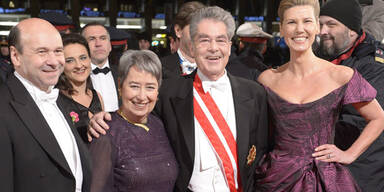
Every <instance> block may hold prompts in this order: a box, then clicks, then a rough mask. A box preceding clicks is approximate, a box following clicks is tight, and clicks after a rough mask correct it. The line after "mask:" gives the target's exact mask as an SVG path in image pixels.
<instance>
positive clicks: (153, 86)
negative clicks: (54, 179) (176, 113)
mask: <svg viewBox="0 0 384 192" xmlns="http://www.w3.org/2000/svg"><path fill="white" fill-rule="evenodd" d="M118 84H119V95H120V97H121V100H122V105H121V107H120V109H119V110H118V111H116V112H114V113H112V114H111V117H112V121H109V122H108V125H109V127H110V131H108V132H107V134H106V135H103V136H101V137H100V138H98V139H94V141H92V143H91V145H90V151H91V155H92V159H93V179H92V186H91V191H92V192H98V191H102V192H106V191H140V192H145V191H173V187H174V183H175V180H176V177H177V173H178V165H177V162H176V160H175V156H174V154H173V151H172V149H171V146H170V144H169V141H168V137H167V135H166V132H165V130H164V126H163V123H162V121H161V120H160V119H159V118H157V117H156V116H154V115H152V114H151V111H152V110H153V108H154V106H155V104H156V100H157V95H158V89H159V86H160V84H161V63H160V60H159V59H158V57H157V56H156V54H155V53H153V52H151V51H147V50H145V51H144V50H143V51H134V50H130V51H127V52H125V53H124V54H123V55H122V57H121V58H120V64H119V76H118Z"/></svg>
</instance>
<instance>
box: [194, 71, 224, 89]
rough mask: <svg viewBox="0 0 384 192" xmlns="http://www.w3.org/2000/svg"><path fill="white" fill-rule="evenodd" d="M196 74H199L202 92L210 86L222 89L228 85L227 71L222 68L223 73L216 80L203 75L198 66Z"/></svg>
mask: <svg viewBox="0 0 384 192" xmlns="http://www.w3.org/2000/svg"><path fill="white" fill-rule="evenodd" d="M197 75H198V76H199V78H200V80H201V83H202V86H203V89H204V92H205V93H206V92H207V91H209V90H210V89H211V88H214V89H217V90H222V91H224V90H225V89H226V88H227V87H230V81H229V78H228V75H227V71H226V70H225V69H224V74H223V75H222V76H221V77H220V78H219V79H218V80H216V81H212V80H210V79H208V77H207V76H205V75H204V74H203V73H202V72H201V71H200V70H199V68H198V69H197Z"/></svg>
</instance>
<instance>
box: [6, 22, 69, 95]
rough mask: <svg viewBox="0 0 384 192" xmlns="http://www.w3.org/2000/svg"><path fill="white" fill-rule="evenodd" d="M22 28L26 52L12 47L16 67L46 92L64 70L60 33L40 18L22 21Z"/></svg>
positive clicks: (23, 48) (22, 42)
mask: <svg viewBox="0 0 384 192" xmlns="http://www.w3.org/2000/svg"><path fill="white" fill-rule="evenodd" d="M18 28H19V29H20V35H21V36H20V38H21V39H20V44H21V45H22V51H19V50H17V49H16V47H14V46H11V48H10V50H11V59H12V63H13V64H14V66H15V70H16V71H17V72H18V73H19V74H20V75H21V76H22V77H23V78H25V79H27V80H28V81H30V82H31V83H32V84H33V85H35V86H36V87H38V88H39V89H41V90H42V91H48V89H49V87H50V86H54V85H56V83H57V81H58V79H59V76H60V74H61V73H62V72H63V66H64V54H63V42H62V40H61V37H60V34H59V32H58V31H57V30H56V29H55V28H54V27H53V26H52V25H51V24H50V23H48V22H46V21H44V20H41V19H36V18H33V19H28V20H24V21H22V22H20V23H19V25H18Z"/></svg>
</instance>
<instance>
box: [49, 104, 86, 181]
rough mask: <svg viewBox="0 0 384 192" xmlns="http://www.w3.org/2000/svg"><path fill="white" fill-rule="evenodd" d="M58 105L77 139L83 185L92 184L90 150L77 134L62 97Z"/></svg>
mask: <svg viewBox="0 0 384 192" xmlns="http://www.w3.org/2000/svg"><path fill="white" fill-rule="evenodd" d="M56 103H57V106H58V107H59V109H60V110H61V112H62V113H63V115H64V117H65V120H67V123H68V125H69V127H70V128H71V131H72V133H73V136H74V137H75V139H76V144H77V148H78V150H79V154H80V160H81V166H82V169H83V183H90V180H88V176H90V174H91V172H90V170H91V168H90V164H89V163H90V158H89V153H88V149H87V147H86V146H85V143H84V141H83V140H82V139H81V137H80V135H79V133H78V132H77V129H76V127H75V125H74V124H73V122H72V118H71V116H70V115H69V113H70V112H71V111H69V110H68V109H67V108H65V103H64V100H62V99H60V97H59V98H58V99H57V102H56ZM83 186H84V185H83Z"/></svg>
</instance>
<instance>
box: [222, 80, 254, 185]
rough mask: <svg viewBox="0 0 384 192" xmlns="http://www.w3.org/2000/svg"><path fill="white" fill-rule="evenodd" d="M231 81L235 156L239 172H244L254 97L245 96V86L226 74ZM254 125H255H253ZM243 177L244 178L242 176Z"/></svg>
mask: <svg viewBox="0 0 384 192" xmlns="http://www.w3.org/2000/svg"><path fill="white" fill-rule="evenodd" d="M228 77H229V80H230V81H231V87H232V95H233V103H234V106H235V114H236V131H237V132H236V143H237V153H238V154H237V156H238V162H239V167H240V173H244V172H243V169H244V167H245V165H246V158H247V154H248V150H249V148H250V146H249V133H250V129H251V126H252V125H251V122H252V119H250V118H253V116H252V110H253V109H254V100H255V99H254V98H252V97H249V96H246V94H245V93H247V87H244V86H242V85H241V83H240V82H239V81H238V80H237V79H236V78H235V77H234V76H232V75H230V74H228ZM253 126H255V125H253ZM242 179H244V178H242Z"/></svg>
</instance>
